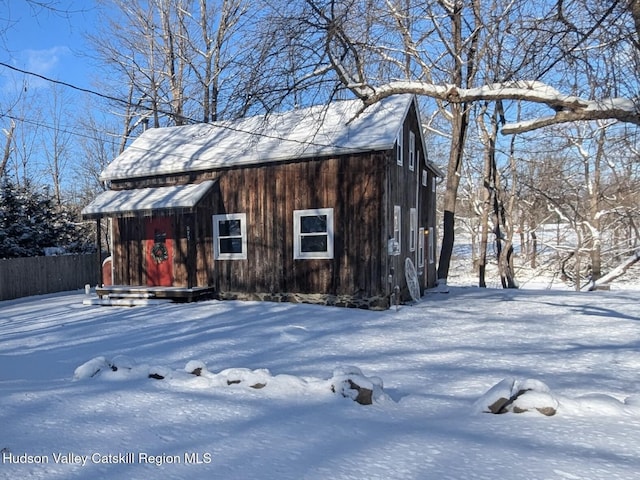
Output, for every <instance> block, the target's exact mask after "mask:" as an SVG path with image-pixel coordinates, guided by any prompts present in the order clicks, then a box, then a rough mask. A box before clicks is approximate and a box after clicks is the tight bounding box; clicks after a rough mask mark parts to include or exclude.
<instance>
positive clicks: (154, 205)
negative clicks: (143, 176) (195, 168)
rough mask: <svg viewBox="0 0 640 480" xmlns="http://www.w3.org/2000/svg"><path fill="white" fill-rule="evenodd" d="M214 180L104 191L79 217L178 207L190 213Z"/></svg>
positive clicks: (146, 212)
mask: <svg viewBox="0 0 640 480" xmlns="http://www.w3.org/2000/svg"><path fill="white" fill-rule="evenodd" d="M215 183H216V182H215V180H207V181H205V182H202V183H198V184H188V185H173V186H169V187H155V188H136V189H131V190H108V191H106V192H103V193H101V194H100V195H98V196H97V197H96V199H95V200H93V202H91V203H90V204H89V205H87V206H86V207H84V208H83V209H82V218H84V219H92V218H101V217H145V216H151V215H157V214H160V213H165V214H166V212H167V211H178V210H179V211H183V212H185V211H186V212H190V211H193V210H194V209H195V208H196V207H197V206H198V203H200V201H201V200H202V199H203V198H204V196H205V195H206V194H207V193H208V192H209V190H210V189H211V187H212V186H213V185H214V184H215Z"/></svg>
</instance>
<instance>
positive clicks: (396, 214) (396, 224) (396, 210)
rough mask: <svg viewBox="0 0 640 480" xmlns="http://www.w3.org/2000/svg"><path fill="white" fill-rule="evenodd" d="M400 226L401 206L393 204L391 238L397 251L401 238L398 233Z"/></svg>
mask: <svg viewBox="0 0 640 480" xmlns="http://www.w3.org/2000/svg"><path fill="white" fill-rule="evenodd" d="M401 226H402V207H400V205H395V206H394V207H393V240H394V241H395V248H396V249H397V252H398V253H400V240H401V239H402V237H401V235H400V229H401Z"/></svg>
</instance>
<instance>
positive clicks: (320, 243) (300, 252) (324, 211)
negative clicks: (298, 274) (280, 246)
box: [293, 208, 333, 260]
mask: <svg viewBox="0 0 640 480" xmlns="http://www.w3.org/2000/svg"><path fill="white" fill-rule="evenodd" d="M293 232H294V237H293V250H294V251H293V258H294V259H296V260H300V259H311V258H333V208H319V209H312V210H294V211H293Z"/></svg>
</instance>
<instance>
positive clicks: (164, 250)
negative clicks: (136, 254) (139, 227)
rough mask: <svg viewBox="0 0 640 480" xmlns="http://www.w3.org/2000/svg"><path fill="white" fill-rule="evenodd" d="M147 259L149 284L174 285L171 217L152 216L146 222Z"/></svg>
mask: <svg viewBox="0 0 640 480" xmlns="http://www.w3.org/2000/svg"><path fill="white" fill-rule="evenodd" d="M145 238H146V240H145V249H144V250H145V260H146V262H145V263H146V270H147V285H148V286H151V287H170V286H172V285H173V226H172V222H171V217H155V218H150V219H148V220H147V222H146V237H145Z"/></svg>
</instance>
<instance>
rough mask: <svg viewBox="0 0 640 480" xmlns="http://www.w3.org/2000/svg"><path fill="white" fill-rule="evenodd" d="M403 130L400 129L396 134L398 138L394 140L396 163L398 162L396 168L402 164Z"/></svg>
mask: <svg viewBox="0 0 640 480" xmlns="http://www.w3.org/2000/svg"><path fill="white" fill-rule="evenodd" d="M402 130H403V129H402V128H401V129H400V131H399V132H398V136H397V138H396V161H397V162H398V166H400V167H401V166H402V164H403V158H402V157H403V142H402V138H403V131H402Z"/></svg>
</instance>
